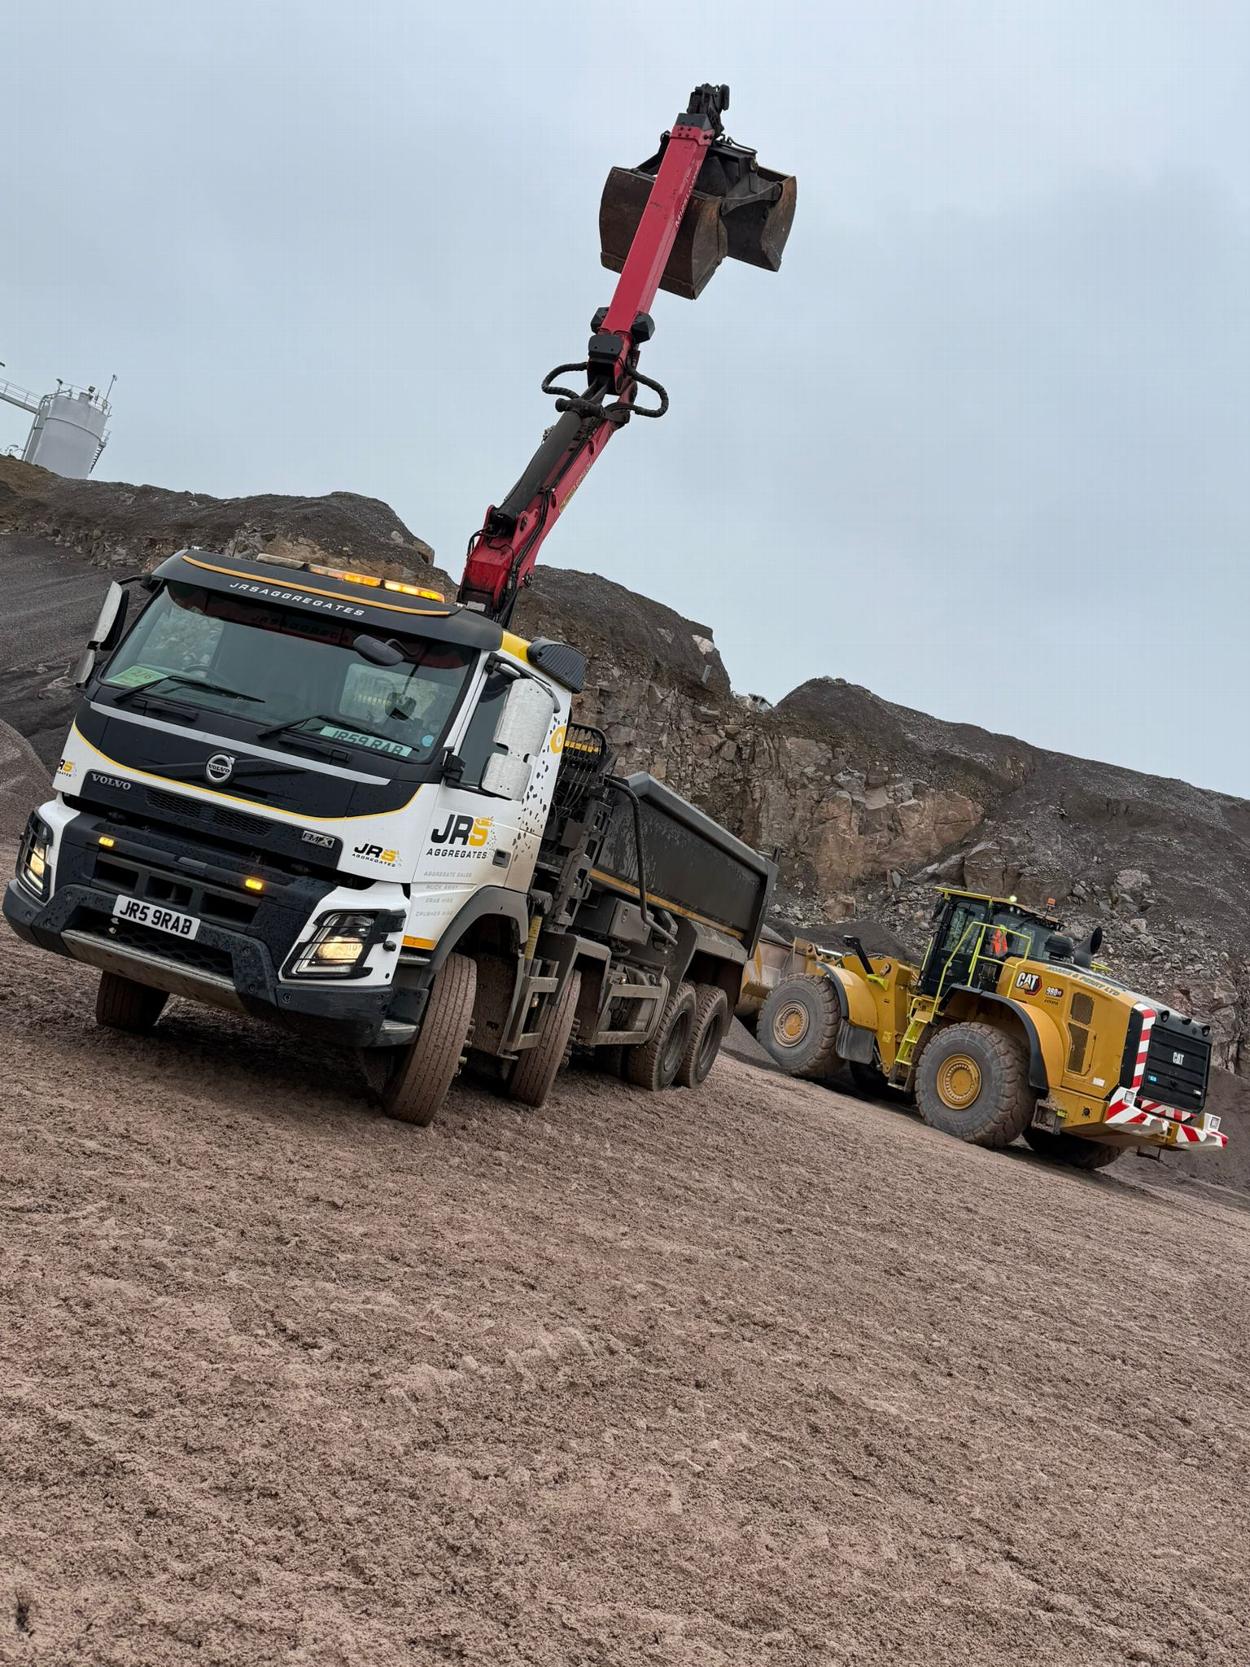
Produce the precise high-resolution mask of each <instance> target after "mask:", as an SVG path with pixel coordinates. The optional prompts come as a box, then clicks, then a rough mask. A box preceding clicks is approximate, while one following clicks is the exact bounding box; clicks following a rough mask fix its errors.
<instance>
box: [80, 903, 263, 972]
mask: <svg viewBox="0 0 1250 1667" xmlns="http://www.w3.org/2000/svg"><path fill="white" fill-rule="evenodd" d="M74 925H75V926H76V927H77V928H78V930H80V931H84V932H90V933H91V934H92V936H93V937H96V938H99V939H100V941H101V942H102V943H113V944H120V945H121V946H122V947H127V946H128V947H130V948H131V949H143V950H146V951H147V952H148V953H149V954H151V955H159V956H160V958H161V959H162V960H163V961H172V962H174V963H175V964H176V965H178V966H180V967H187V968H189V969H190V970H191V971H193V972H208V973H213V974H215V975H216V976H217V977H218V978H230V977H232V975H233V973H234V962H233V961H232V959H231V957H230V954H229V951H228V950H225V949H218V948H216V947H215V946H214V945H213V944H207V943H201V942H199V941H198V940H196V939H191V940H190V941H188V940H187V939H185V938H179V937H175V936H174V934H173V933H171V932H154V931H152V930H151V929H150V928H149V927H147V926H136V925H135V924H134V923H133V922H132V921H121V920H114V919H113V918H112V917H111V916H110V915H105V914H101V913H100V912H99V910H97V909H83V910H81V911H80V913H79V915H78V918H77V920H76V921H75V922H74Z"/></svg>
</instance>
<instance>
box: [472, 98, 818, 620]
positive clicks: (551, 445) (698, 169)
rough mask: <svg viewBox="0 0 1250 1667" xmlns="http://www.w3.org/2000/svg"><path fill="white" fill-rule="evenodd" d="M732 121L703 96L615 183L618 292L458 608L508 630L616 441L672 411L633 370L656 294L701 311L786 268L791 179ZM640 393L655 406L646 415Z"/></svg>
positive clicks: (605, 245)
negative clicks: (760, 270)
mask: <svg viewBox="0 0 1250 1667" xmlns="http://www.w3.org/2000/svg"><path fill="white" fill-rule="evenodd" d="M728 108H729V88H728V87H725V86H713V85H711V84H710V83H706V84H704V85H703V86H701V87H696V88H695V90H694V92H693V93H692V94H691V95H690V108H689V109H688V110H685V111H683V113H682V114H681V115H680V116H678V118H677V120H676V121H675V122H674V124H673V127H672V130H671V131H670V132H669V133H667V134H665V135H664V137H663V138H662V139H661V141H660V148H659V150H658V151H657V153H656V155H655V156H653V157H652V158H650V160H649V161H647V162H644V163H643V164H642V166H641V167H639V168H635V169H624V168H614V169H613V170H612V172H611V174H610V175H609V176H608V182H607V185H606V186H605V187H604V192H603V200H602V203H601V204H600V210H599V229H600V241H601V244H602V259H603V264H604V265H605V266H607V267H610V268H612V269H613V270H614V271H618V272H619V273H620V278H619V280H618V281H617V285H616V290H615V293H614V294H613V296H612V300H611V303H610V304H609V305H608V306H606V307H601V308H600V309H599V311H598V312H597V313H596V314H595V316H594V318H593V319H592V320H591V326H590V327H591V330H592V332H593V334H592V335H591V338H590V345H589V347H588V348H587V351H586V357H585V359H584V360H581V361H579V362H578V363H576V364H568V365H557V366H556V368H555V369H554V370H553V371H551V372H550V373H549V374H548V375H547V376H546V377H545V378H544V379H543V392H544V393H547V394H551V395H553V396H554V398H555V402H556V410H557V411H558V412H559V413H560V415H559V418H558V420H557V421H556V423H555V424H554V425H553V426H552V427H551V428H550V429H548V431H547V433H546V435H545V436H544V437H543V441H542V444H541V445H540V446H539V448H538V450H537V451H536V452H535V453H534V455H533V457H532V458H531V459H530V461H529V463H528V464H527V465H526V468H525V471H524V473H523V474H522V475H521V478H520V479H519V480H518V481H517V483H516V485H515V486H514V487H513V488H512V490H511V492H509V494H508V496H507V497H506V498H505V499H504V501H503V502H502V503H501V504H497V505H492V506H491V508H490V509H488V510H487V512H486V519H485V521H484V522H483V524H482V527H481V529H480V531H478V532H476V533H474V535H473V537H472V539H471V540H470V542H469V551H468V556H467V558H466V560H465V567H464V576H463V578H462V579H461V581H460V594H459V600H460V601H461V602H462V603H465V604H467V605H468V606H469V607H472V608H477V609H479V610H481V611H482V612H483V613H485V614H486V615H487V617H488V618H490V619H496V620H499V621H500V622H501V623H502V624H507V622H508V620H509V619H510V617H511V615H512V609H513V607H514V606H515V603H516V597H517V592H518V591H519V589H520V587H521V586H522V585H523V584H524V583H525V582H526V580H527V579H528V578H529V575H530V573H531V572H532V571H533V568H534V564H535V563H536V562H537V560H538V552H539V550H540V549H541V548H542V543H543V540H544V539H545V538H546V536H547V534H548V533H549V532H550V531H551V529H552V527H554V526H555V524H556V521H557V520H558V519H559V517H560V514H561V512H562V511H563V509H564V506H565V505H566V504H567V503H568V501H569V499H570V498H571V497H572V496H573V493H574V492H575V491H576V490H577V488H578V487H579V486H580V485H581V483H582V481H583V479H584V478H585V476H586V474H587V472H588V471H589V469H590V467H591V465H592V464H593V463H594V461H595V459H596V458H597V457H598V456H599V454H600V452H602V450H603V448H604V447H605V446H606V445H607V443H608V441H609V440H610V439H611V437H612V435H613V434H614V433H615V431H616V430H617V429H618V428H621V427H623V426H624V424H625V423H627V422H628V421H629V419H630V417H633V416H636V417H661V416H663V415H664V412H665V411H666V410H667V409H668V395H667V394H666V393H665V392H664V389H663V388H661V387H660V385H659V383H657V382H653V381H651V380H650V379H649V378H648V377H645V376H643V375H642V373H641V372H640V371H639V369H638V354H639V350H640V348H641V347H642V344H643V343H644V342H646V341H649V340H650V339H651V335H652V332H653V330H654V325H653V323H652V320H651V315H650V313H649V312H648V310H647V309H648V308H649V307H650V306H651V303H652V302H653V301H654V300H655V295H656V291H657V290H659V289H666V290H669V291H670V292H672V293H674V294H678V295H685V296H688V297H691V298H693V297H694V296H697V295H698V294H699V292H700V290H702V288H703V286H704V285H705V284H706V283H707V281H708V279H709V278H710V277H711V275H712V273H713V272H714V271H715V270H716V268H717V267H718V266H719V265H720V263H721V261H722V260H724V259H725V258H726V256H728V257H729V258H730V259H731V260H743V261H747V262H748V263H749V264H751V265H754V266H763V267H766V268H768V269H770V270H772V271H776V269H777V268H778V266H780V264H781V252H782V250H783V248H784V247H785V242H786V239H787V237H788V236H789V235H790V225H791V222H792V221H793V219H794V204H795V182H794V179H793V177H792V176H788V175H784V174H777V173H773V172H771V171H770V170H768V169H764V168H760V167H759V166H758V165H757V163H756V161H755V152H754V151H751V150H747V149H746V148H745V147H744V146H741V145H736V144H734V142H733V141H732V140H731V139H728V138H726V137H725V135H724V132H723V129H722V125H721V117H722V115H723V113H724V111H725V110H727V109H728ZM627 240H628V241H627ZM622 251H624V252H622ZM574 375H584V377H585V384H586V385H585V389H584V391H583V392H581V393H578V392H577V391H576V390H575V389H573V388H569V387H564V386H562V385H561V384H560V383H559V382H558V381H557V378H559V377H562V376H574ZM640 388H641V389H646V390H647V391H648V392H649V393H651V394H653V395H654V397H655V403H654V404H648V405H641V404H639V403H638V392H639V389H640Z"/></svg>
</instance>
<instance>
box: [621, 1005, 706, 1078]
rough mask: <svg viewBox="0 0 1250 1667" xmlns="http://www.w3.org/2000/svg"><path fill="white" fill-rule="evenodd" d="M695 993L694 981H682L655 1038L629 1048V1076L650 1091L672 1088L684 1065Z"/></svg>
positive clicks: (692, 1020)
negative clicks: (639, 1045) (692, 983)
mask: <svg viewBox="0 0 1250 1667" xmlns="http://www.w3.org/2000/svg"><path fill="white" fill-rule="evenodd" d="M694 1008H695V996H694V988H693V986H692V985H690V984H679V985H678V987H677V988H676V989H675V990H674V991H673V993H672V995H670V996H669V998H668V1003H667V1005H666V1006H665V1008H664V1012H663V1013H662V1014H661V1016H660V1022H659V1024H658V1025H656V1027H655V1030H654V1031H653V1032H652V1035H651V1040H650V1041H649V1042H644V1043H643V1044H642V1046H641V1047H638V1048H626V1050H625V1080H626V1082H632V1083H633V1085H634V1087H635V1088H645V1089H646V1090H647V1092H648V1093H649V1094H658V1093H659V1092H660V1090H661V1089H664V1088H671V1087H672V1085H673V1083H674V1081H675V1080H676V1077H677V1073H678V1071H679V1070H680V1069H681V1062H682V1058H683V1056H684V1054H685V1052H686V1043H687V1042H688V1041H689V1040H690V1030H691V1027H692V1025H693V1024H694Z"/></svg>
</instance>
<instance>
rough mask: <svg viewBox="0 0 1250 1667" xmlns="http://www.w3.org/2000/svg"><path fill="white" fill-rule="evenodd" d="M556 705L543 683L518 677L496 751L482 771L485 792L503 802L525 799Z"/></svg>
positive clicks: (498, 733) (503, 716)
mask: <svg viewBox="0 0 1250 1667" xmlns="http://www.w3.org/2000/svg"><path fill="white" fill-rule="evenodd" d="M555 709H556V703H555V701H554V700H553V699H552V698H551V695H550V693H549V692H548V691H547V690H546V689H545V688H544V687H543V685H542V684H541V683H537V682H535V681H534V679H533V678H532V677H518V678H517V680H516V682H515V683H514V684H513V685H512V687H511V688H510V689H509V690H508V693H507V695H506V696H505V698H504V703H503V712H502V713H501V714H500V718H499V724H498V727H497V728H496V730H495V750H494V752H493V753H492V754H491V756H490V757H489V758H488V759H487V760H486V767H485V769H484V770H483V771H482V791H483V792H484V793H494V794H496V795H497V796H498V797H499V798H501V799H514V800H515V799H523V798H524V797H525V791H526V789H527V788H528V786H529V784H530V772H531V770H532V769H533V767H534V760H535V759H536V758H537V756H538V754H539V753H540V752H541V751H542V748H543V743H544V742H545V741H546V739H547V732H548V730H549V729H550V728H551V719H552V717H553V716H554V714H555Z"/></svg>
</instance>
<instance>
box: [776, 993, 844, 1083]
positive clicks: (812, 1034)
mask: <svg viewBox="0 0 1250 1667" xmlns="http://www.w3.org/2000/svg"><path fill="white" fill-rule="evenodd" d="M841 1021H842V1010H841V1008H840V1006H839V1004H838V998H837V995H836V993H835V991H834V989H833V986H832V985H831V984H830V982H829V980H828V979H827V978H805V977H800V978H783V979H782V981H781V983H780V984H778V985H777V987H776V989H775V990H773V991H772V992H771V994H770V995H769V997H768V999H767V1001H765V1003H764V1005H763V1007H762V1008H761V1009H760V1022H759V1029H758V1030H757V1031H756V1035H757V1037H758V1038H759V1040H760V1041H761V1042H762V1043H763V1044H764V1046H765V1047H766V1048H767V1049H768V1051H769V1053H770V1054H772V1056H773V1058H774V1059H775V1060H776V1061H777V1063H778V1065H780V1066H781V1068H782V1070H783V1071H786V1072H788V1073H789V1075H790V1076H792V1077H827V1076H828V1075H829V1074H830V1073H831V1072H832V1071H833V1070H835V1069H836V1067H837V1063H838V1046H837V1044H838V1026H839V1024H840V1023H841Z"/></svg>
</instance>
